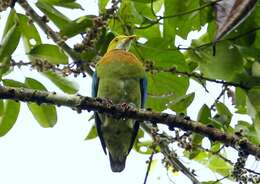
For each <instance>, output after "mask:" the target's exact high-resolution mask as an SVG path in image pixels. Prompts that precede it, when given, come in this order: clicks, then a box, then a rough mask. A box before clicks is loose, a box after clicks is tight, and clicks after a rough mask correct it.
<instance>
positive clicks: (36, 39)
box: [17, 14, 42, 52]
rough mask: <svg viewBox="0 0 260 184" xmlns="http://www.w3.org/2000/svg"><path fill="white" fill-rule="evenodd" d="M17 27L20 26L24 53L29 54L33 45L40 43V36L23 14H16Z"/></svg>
mask: <svg viewBox="0 0 260 184" xmlns="http://www.w3.org/2000/svg"><path fill="white" fill-rule="evenodd" d="M17 15H18V20H19V25H20V26H21V33H22V37H23V41H24V45H25V50H26V52H29V51H30V50H31V49H32V48H33V47H34V46H35V45H39V44H41V43H42V41H41V37H40V34H39V33H38V31H37V29H36V27H35V26H34V24H33V23H30V20H29V18H28V17H27V16H25V15H23V14H17Z"/></svg>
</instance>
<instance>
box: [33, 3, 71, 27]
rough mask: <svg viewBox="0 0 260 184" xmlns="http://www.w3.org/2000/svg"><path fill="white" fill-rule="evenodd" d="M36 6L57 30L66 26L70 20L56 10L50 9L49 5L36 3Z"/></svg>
mask: <svg viewBox="0 0 260 184" xmlns="http://www.w3.org/2000/svg"><path fill="white" fill-rule="evenodd" d="M36 6H37V7H38V8H39V9H40V10H41V11H42V12H43V13H44V14H46V15H47V16H48V17H49V19H50V20H52V21H53V23H54V24H55V25H56V26H58V28H60V29H63V28H64V27H65V26H66V25H67V24H69V23H70V19H69V18H67V17H66V16H65V15H63V14H62V13H61V12H59V11H58V10H57V9H55V8H54V7H52V6H51V5H50V4H49V3H44V2H42V1H38V2H37V3H36Z"/></svg>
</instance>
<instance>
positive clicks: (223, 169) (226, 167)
mask: <svg viewBox="0 0 260 184" xmlns="http://www.w3.org/2000/svg"><path fill="white" fill-rule="evenodd" d="M208 167H209V168H210V169H211V170H212V171H214V172H217V173H219V174H221V175H222V176H227V175H229V174H230V172H231V170H232V168H233V167H232V166H231V165H230V164H229V163H227V162H226V161H224V160H223V159H221V158H220V157H218V156H216V155H211V156H210V157H209V163H208Z"/></svg>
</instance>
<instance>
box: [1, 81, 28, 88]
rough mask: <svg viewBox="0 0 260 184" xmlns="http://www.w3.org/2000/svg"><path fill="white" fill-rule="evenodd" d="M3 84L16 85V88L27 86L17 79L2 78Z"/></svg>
mask: <svg viewBox="0 0 260 184" xmlns="http://www.w3.org/2000/svg"><path fill="white" fill-rule="evenodd" d="M2 82H3V84H4V86H8V87H17V88H26V87H27V86H26V85H25V84H24V83H22V82H19V81H16V80H13V79H3V80H2Z"/></svg>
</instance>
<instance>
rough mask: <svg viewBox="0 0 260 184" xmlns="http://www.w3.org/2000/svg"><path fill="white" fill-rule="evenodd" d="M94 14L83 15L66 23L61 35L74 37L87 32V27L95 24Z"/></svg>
mask: <svg viewBox="0 0 260 184" xmlns="http://www.w3.org/2000/svg"><path fill="white" fill-rule="evenodd" d="M93 18H94V17H93V16H89V15H88V16H82V17H79V18H77V19H76V20H73V21H71V22H69V23H68V24H66V25H65V26H64V27H63V28H62V29H61V31H60V35H61V36H67V37H69V38H70V37H73V36H75V35H78V34H79V33H82V32H85V31H86V28H88V27H92V26H93V20H92V19H93Z"/></svg>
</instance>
